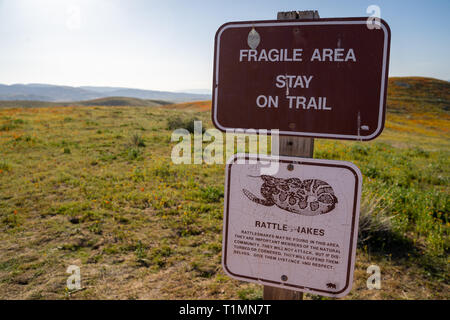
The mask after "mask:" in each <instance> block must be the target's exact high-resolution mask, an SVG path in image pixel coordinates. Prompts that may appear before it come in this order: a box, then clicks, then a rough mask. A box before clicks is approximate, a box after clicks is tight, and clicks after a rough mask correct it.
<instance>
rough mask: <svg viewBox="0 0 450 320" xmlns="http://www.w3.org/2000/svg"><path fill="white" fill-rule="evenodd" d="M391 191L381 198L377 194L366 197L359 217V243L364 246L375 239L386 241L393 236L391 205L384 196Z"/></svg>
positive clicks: (369, 194)
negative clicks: (390, 214)
mask: <svg viewBox="0 0 450 320" xmlns="http://www.w3.org/2000/svg"><path fill="white" fill-rule="evenodd" d="M388 192H389V189H388V190H387V191H386V192H385V193H384V194H383V195H381V196H379V195H377V194H376V193H373V192H372V193H368V194H366V195H365V197H364V199H363V201H362V203H361V207H360V215H359V229H358V242H359V243H360V244H363V243H365V242H367V241H369V240H373V239H385V238H386V237H389V236H390V234H393V233H394V232H393V226H392V219H393V218H394V217H395V216H389V215H388V212H389V209H390V203H387V202H386V201H384V196H385V195H386V194H387V193H388Z"/></svg>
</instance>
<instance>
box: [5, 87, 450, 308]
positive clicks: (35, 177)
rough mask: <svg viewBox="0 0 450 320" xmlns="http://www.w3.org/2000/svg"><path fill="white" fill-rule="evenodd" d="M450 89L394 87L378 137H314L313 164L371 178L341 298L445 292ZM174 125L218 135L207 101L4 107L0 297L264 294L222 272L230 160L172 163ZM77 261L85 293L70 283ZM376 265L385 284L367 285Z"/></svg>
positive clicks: (225, 296) (365, 186)
mask: <svg viewBox="0 0 450 320" xmlns="http://www.w3.org/2000/svg"><path fill="white" fill-rule="evenodd" d="M421 83H423V85H421ZM416 91H418V92H416ZM448 94H449V91H448V83H445V82H442V81H437V80H432V79H419V78H394V79H391V80H390V88H389V99H388V114H387V122H386V128H385V130H384V132H383V133H382V135H381V136H380V137H379V138H377V139H376V140H375V141H371V142H349V141H334V140H320V139H318V140H316V142H315V153H314V157H316V158H323V159H336V160H348V161H351V162H353V163H355V164H356V165H357V166H358V167H359V168H360V169H361V171H362V173H363V176H364V181H363V205H362V211H361V215H362V221H363V222H364V223H363V224H362V226H363V228H362V233H361V235H360V241H359V243H358V251H357V262H356V269H355V280H354V284H353V289H352V291H351V292H350V294H349V295H348V296H347V297H345V299H449V298H450V295H449V292H450V290H449V289H450V288H449V273H448V258H449V256H448V254H449V237H448V231H449V228H450V222H449V212H450V194H449V191H450V189H449V176H450V160H449V159H450V145H449V141H450V139H449V138H450V134H449V131H448V128H449V127H450V126H449V124H450V116H449V111H448V107H446V106H448V103H447V101H448ZM174 118H177V119H181V121H185V122H187V120H188V119H194V118H197V119H200V120H202V121H203V125H204V127H206V128H212V124H211V121H210V118H211V114H210V102H196V103H187V104H181V105H165V106H157V107H151V108H143V107H137V106H136V107H133V106H126V107H122V106H119V107H114V108H111V107H109V106H80V105H77V106H67V107H64V108H62V107H61V108H60V107H42V108H4V109H0V154H1V158H0V231H1V232H0V298H1V299H17V298H19V299H86V298H87V299H117V298H118V299H181V298H185V299H229V298H231V299H238V298H241V299H261V298H262V287H261V286H259V285H254V284H249V283H244V282H240V281H235V280H232V279H230V278H229V277H227V276H226V275H225V274H224V272H223V271H222V268H221V265H220V261H221V241H222V212H223V187H224V165H175V164H173V163H172V162H171V160H170V154H171V150H172V147H173V146H174V145H175V142H171V133H172V130H170V129H169V123H170V119H174ZM206 144H207V143H205V145H206ZM69 265H77V266H79V267H80V270H81V285H82V289H81V290H78V291H70V290H68V289H67V287H66V280H67V277H68V276H69V275H68V274H67V273H66V270H67V267H68V266H69ZM370 265H378V266H380V268H381V289H380V290H368V289H367V287H366V281H367V278H368V276H369V275H368V274H367V273H366V270H367V268H368V267H369V266H370ZM306 298H307V299H320V297H318V296H314V295H306Z"/></svg>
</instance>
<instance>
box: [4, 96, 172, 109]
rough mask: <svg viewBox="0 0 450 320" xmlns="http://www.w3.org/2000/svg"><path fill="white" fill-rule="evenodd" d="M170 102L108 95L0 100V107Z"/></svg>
mask: <svg viewBox="0 0 450 320" xmlns="http://www.w3.org/2000/svg"><path fill="white" fill-rule="evenodd" d="M168 104H170V102H167V101H163V100H149V99H147V100H145V99H138V98H128V97H108V98H99V99H93V100H86V101H73V102H46V101H32V100H12V101H1V100H0V108H19V107H20V108H45V107H58V106H59V107H67V106H132V107H156V106H164V105H168Z"/></svg>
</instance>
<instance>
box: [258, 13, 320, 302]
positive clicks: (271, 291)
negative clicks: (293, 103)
mask: <svg viewBox="0 0 450 320" xmlns="http://www.w3.org/2000/svg"><path fill="white" fill-rule="evenodd" d="M319 18H320V17H319V12H317V11H288V12H278V14H277V19H278V20H294V19H295V20H302V19H314V20H316V19H319ZM279 139H280V155H282V156H296V157H303V158H313V157H314V138H302V137H293V136H280V137H279ZM263 298H264V300H303V292H299V291H293V290H287V289H282V288H275V287H269V286H264V291H263Z"/></svg>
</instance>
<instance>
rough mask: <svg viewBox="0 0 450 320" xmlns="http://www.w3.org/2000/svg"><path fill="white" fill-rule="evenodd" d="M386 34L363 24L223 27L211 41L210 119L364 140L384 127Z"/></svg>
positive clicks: (382, 26) (229, 125) (224, 126)
mask: <svg viewBox="0 0 450 320" xmlns="http://www.w3.org/2000/svg"><path fill="white" fill-rule="evenodd" d="M389 49H390V29H389V26H388V25H387V24H386V22H384V21H383V20H381V21H380V23H379V25H378V28H372V29H370V28H368V26H367V18H343V19H341V18H339V19H319V20H302V21H298V20H292V21H277V20H274V21H254V22H230V23H226V24H224V25H223V26H221V27H220V28H219V30H218V31H217V33H216V38H215V53H214V80H213V107H212V120H213V123H214V125H215V126H216V127H217V128H219V129H220V130H222V131H226V130H228V129H230V130H231V129H267V130H270V129H279V130H280V134H281V135H294V136H304V137H317V138H332V139H350V140H371V139H374V138H375V137H377V136H378V135H379V134H380V133H381V131H382V130H383V128H384V119H385V109H386V91H387V88H386V87H387V78H388V66H389Z"/></svg>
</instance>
